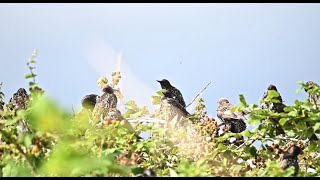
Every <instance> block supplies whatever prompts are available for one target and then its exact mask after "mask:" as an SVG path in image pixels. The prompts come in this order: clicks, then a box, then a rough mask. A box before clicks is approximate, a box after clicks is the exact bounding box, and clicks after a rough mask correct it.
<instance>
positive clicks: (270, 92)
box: [267, 90, 280, 101]
mask: <svg viewBox="0 0 320 180" xmlns="http://www.w3.org/2000/svg"><path fill="white" fill-rule="evenodd" d="M279 96H280V94H279V93H278V92H277V91H275V90H268V96H267V101H270V100H271V99H273V98H276V97H279Z"/></svg>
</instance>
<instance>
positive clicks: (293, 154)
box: [280, 145, 303, 176]
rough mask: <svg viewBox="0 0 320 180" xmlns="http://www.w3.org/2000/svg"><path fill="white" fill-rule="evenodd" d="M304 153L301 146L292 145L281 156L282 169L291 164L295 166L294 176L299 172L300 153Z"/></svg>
mask: <svg viewBox="0 0 320 180" xmlns="http://www.w3.org/2000/svg"><path fill="white" fill-rule="evenodd" d="M300 154H303V151H302V150H301V148H300V147H298V146H296V145H292V146H291V147H290V148H289V149H288V151H287V152H285V153H284V154H282V155H281V156H280V165H281V168H282V169H287V168H289V167H291V166H293V167H294V169H295V171H294V176H296V175H297V174H298V172H299V163H298V155H300Z"/></svg>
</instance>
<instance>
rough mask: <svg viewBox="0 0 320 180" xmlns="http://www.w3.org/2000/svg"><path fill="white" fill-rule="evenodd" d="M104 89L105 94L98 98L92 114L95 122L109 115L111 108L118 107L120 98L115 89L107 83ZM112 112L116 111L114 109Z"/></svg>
mask: <svg viewBox="0 0 320 180" xmlns="http://www.w3.org/2000/svg"><path fill="white" fill-rule="evenodd" d="M102 91H103V92H104V93H103V95H102V96H100V97H99V98H98V99H97V101H96V104H95V106H94V108H93V112H92V115H93V118H94V122H100V121H102V120H103V119H104V118H105V117H106V116H107V115H108V113H109V111H110V110H111V109H117V102H118V99H117V96H116V95H115V94H114V89H113V88H112V87H111V86H109V85H106V86H105V87H104V88H103V89H102ZM111 112H115V111H114V110H112V111H111ZM120 114H121V113H120Z"/></svg>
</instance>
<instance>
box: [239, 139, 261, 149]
mask: <svg viewBox="0 0 320 180" xmlns="http://www.w3.org/2000/svg"><path fill="white" fill-rule="evenodd" d="M249 140H253V141H252V142H250V143H249V144H248V145H249V146H250V145H251V144H253V143H254V142H255V141H256V139H250V138H248V139H247V140H246V141H245V142H243V143H242V144H241V145H240V146H238V147H237V148H236V149H237V150H238V149H240V148H241V147H242V146H244V145H245V144H246V143H247V142H248V141H249Z"/></svg>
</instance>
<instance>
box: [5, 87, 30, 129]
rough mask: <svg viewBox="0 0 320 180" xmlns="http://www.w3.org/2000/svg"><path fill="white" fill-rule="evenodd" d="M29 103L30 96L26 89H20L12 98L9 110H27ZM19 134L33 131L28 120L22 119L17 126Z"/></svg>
mask: <svg viewBox="0 0 320 180" xmlns="http://www.w3.org/2000/svg"><path fill="white" fill-rule="evenodd" d="M28 101H29V95H28V93H27V91H26V90H25V89H24V88H19V89H18V91H17V92H16V93H14V94H13V96H12V97H11V98H10V101H9V103H8V104H11V105H8V104H7V105H8V107H9V109H11V110H13V109H16V110H20V109H26V108H27V105H28ZM16 113H17V112H16V111H15V115H16ZM16 128H17V132H18V134H23V133H26V132H29V131H31V130H30V128H29V124H28V122H27V120H26V119H21V121H19V123H18V124H17V126H16Z"/></svg>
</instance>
